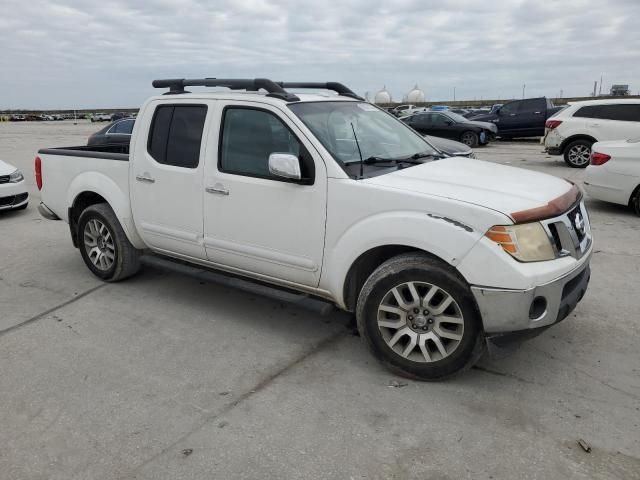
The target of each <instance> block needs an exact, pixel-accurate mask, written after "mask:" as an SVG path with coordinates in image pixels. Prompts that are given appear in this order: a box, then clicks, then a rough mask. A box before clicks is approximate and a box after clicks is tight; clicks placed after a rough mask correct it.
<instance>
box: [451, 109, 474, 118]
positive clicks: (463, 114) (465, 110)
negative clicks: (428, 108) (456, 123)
mask: <svg viewBox="0 0 640 480" xmlns="http://www.w3.org/2000/svg"><path fill="white" fill-rule="evenodd" d="M449 111H450V112H453V113H457V114H458V115H462V116H463V117H464V118H467V115H468V114H469V113H471V112H470V111H469V110H467V109H466V108H450V109H449Z"/></svg>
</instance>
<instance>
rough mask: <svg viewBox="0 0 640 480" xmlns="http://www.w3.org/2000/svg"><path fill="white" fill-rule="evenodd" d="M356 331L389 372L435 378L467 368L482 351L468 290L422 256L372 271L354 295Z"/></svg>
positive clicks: (443, 266)
mask: <svg viewBox="0 0 640 480" xmlns="http://www.w3.org/2000/svg"><path fill="white" fill-rule="evenodd" d="M356 318H357V322H358V330H359V332H360V335H361V336H362V338H364V339H365V341H366V342H367V343H368V345H369V347H370V349H371V350H372V352H373V353H374V355H375V356H376V357H377V358H378V359H380V360H381V361H382V363H383V364H385V365H386V366H387V367H388V368H389V369H391V370H392V371H394V372H396V373H398V374H400V375H404V376H407V377H410V378H415V379H419V380H441V379H444V378H446V377H449V376H451V375H454V374H456V373H459V372H461V371H464V370H466V369H467V368H470V367H471V366H473V364H474V363H475V362H476V361H477V360H478V358H480V356H481V354H482V352H483V351H484V336H483V332H482V327H481V320H480V316H479V314H478V312H477V308H476V305H475V302H474V299H473V297H472V294H471V292H470V291H469V287H468V286H467V285H466V284H465V282H464V281H463V280H462V279H461V278H460V277H459V276H458V275H457V274H456V273H455V272H454V271H453V269H452V268H451V267H449V266H447V265H446V264H444V263H443V262H441V261H439V260H436V259H433V258H431V257H429V256H427V255H424V254H405V255H400V256H397V257H394V258H392V259H390V260H388V261H387V262H385V263H383V264H382V265H381V266H380V267H378V268H377V269H376V270H375V271H374V272H373V273H372V274H371V276H370V277H369V278H368V279H367V281H366V282H365V284H364V286H363V288H362V290H361V292H360V295H359V297H358V305H357V311H356Z"/></svg>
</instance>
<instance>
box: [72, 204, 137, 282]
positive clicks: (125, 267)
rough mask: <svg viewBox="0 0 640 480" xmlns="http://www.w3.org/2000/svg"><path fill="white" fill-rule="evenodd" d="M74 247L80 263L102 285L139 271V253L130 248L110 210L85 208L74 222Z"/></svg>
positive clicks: (94, 206)
mask: <svg viewBox="0 0 640 480" xmlns="http://www.w3.org/2000/svg"><path fill="white" fill-rule="evenodd" d="M78 245H79V248H80V253H81V255H82V259H83V260H84V263H85V264H86V265H87V267H89V270H91V271H92V272H93V274H94V275H95V276H96V277H98V278H101V279H102V280H104V281H106V282H117V281H119V280H124V279H125V278H128V277H130V276H132V275H135V274H136V273H137V272H138V270H140V256H141V254H142V252H141V251H140V250H138V249H137V248H135V247H134V246H133V245H131V242H129V239H128V238H127V236H126V235H125V233H124V230H123V229H122V226H121V225H120V222H119V221H118V219H117V218H116V215H115V213H113V210H112V209H111V207H110V206H109V205H108V204H106V203H98V204H95V205H91V206H89V207H87V208H86V209H85V210H84V211H83V212H82V213H81V214H80V218H79V219H78Z"/></svg>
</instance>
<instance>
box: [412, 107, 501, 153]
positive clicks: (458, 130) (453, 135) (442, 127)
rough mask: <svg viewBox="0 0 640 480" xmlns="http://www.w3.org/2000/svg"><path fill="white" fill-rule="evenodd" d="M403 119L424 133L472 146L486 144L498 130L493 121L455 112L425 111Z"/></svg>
mask: <svg viewBox="0 0 640 480" xmlns="http://www.w3.org/2000/svg"><path fill="white" fill-rule="evenodd" d="M401 120H402V121H403V122H405V123H406V124H407V125H409V126H410V127H411V128H413V129H414V130H416V131H418V132H419V133H421V134H423V135H433V136H435V137H443V138H450V139H451V140H457V141H460V142H462V143H464V144H465V145H469V146H470V147H477V146H478V145H486V144H487V143H489V140H490V139H491V136H492V135H495V134H496V133H497V131H498V129H497V127H496V126H495V125H494V124H492V123H488V122H476V121H472V120H468V119H466V118H464V117H463V116H461V115H458V114H455V113H453V112H423V113H417V114H415V115H411V116H409V117H403V118H401Z"/></svg>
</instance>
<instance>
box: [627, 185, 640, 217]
mask: <svg viewBox="0 0 640 480" xmlns="http://www.w3.org/2000/svg"><path fill="white" fill-rule="evenodd" d="M629 203H631V207H632V208H633V211H634V212H636V215H638V216H640V185H638V187H637V188H636V193H635V196H634V197H633V198H632V199H631V202H629Z"/></svg>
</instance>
